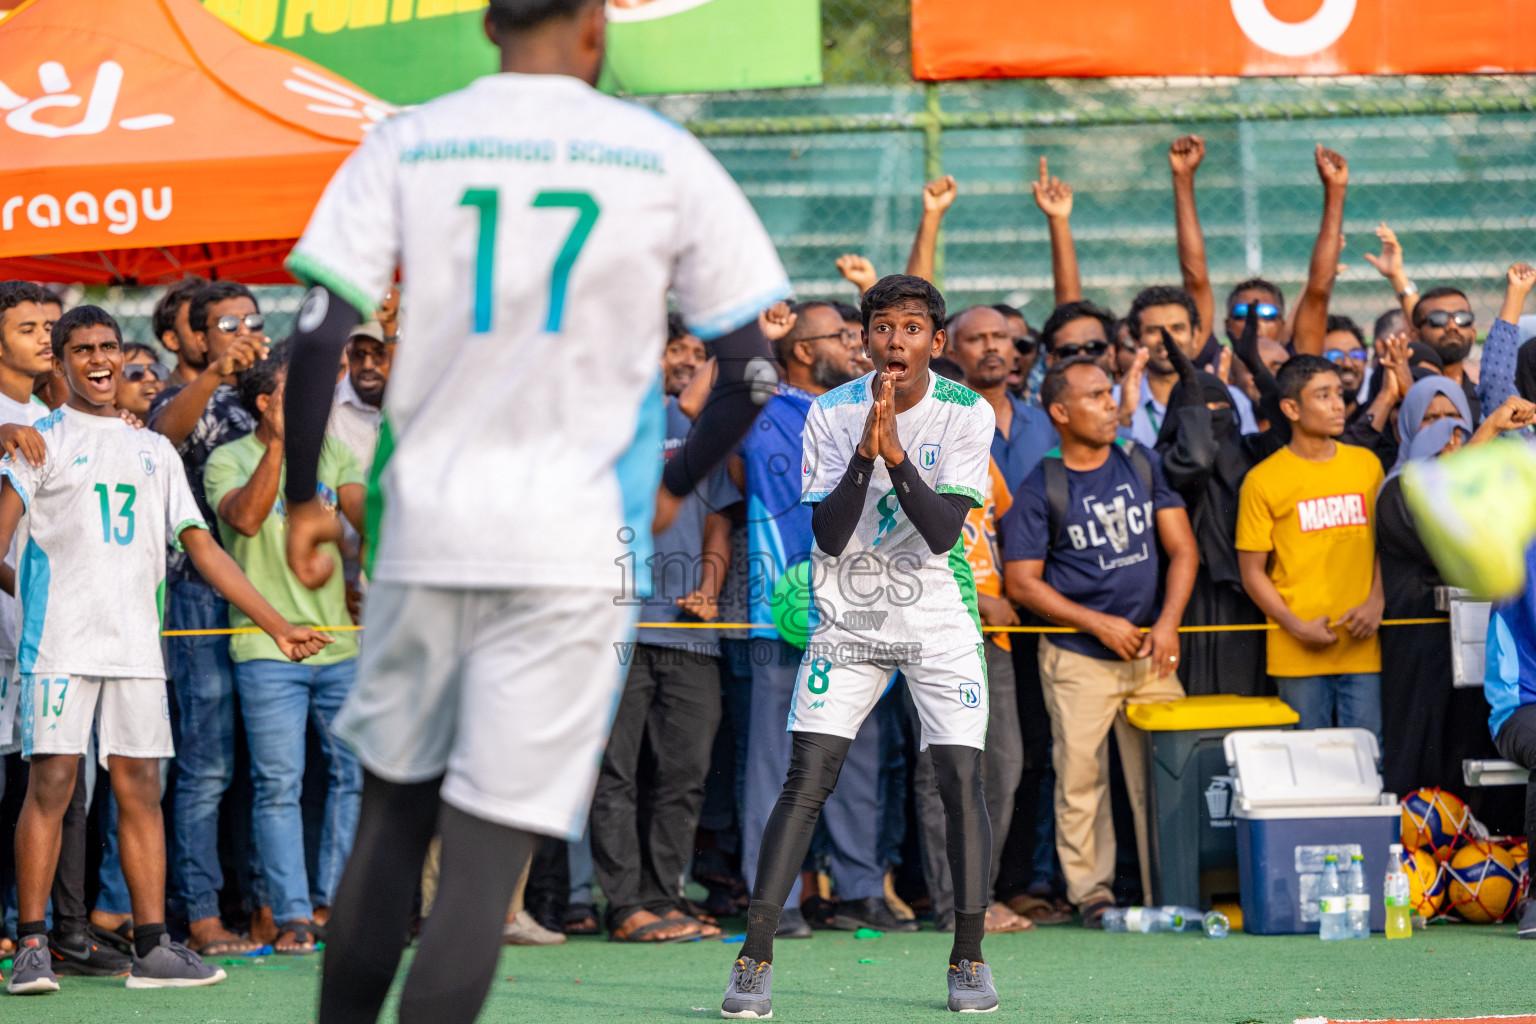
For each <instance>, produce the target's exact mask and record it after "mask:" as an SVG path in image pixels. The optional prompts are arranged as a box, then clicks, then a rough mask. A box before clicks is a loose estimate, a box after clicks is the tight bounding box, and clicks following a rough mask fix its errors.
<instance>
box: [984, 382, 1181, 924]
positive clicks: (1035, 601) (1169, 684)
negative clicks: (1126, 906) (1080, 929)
mask: <svg viewBox="0 0 1536 1024" xmlns="http://www.w3.org/2000/svg"><path fill="white" fill-rule="evenodd" d="M1040 404H1041V405H1042V406H1043V407H1044V408H1045V409H1046V411H1047V412H1048V413H1049V414H1050V417H1051V420H1052V422H1054V423H1055V425H1056V430H1057V431H1058V433H1060V435H1061V447H1060V448H1059V449H1057V450H1055V451H1053V452H1052V453H1051V454H1050V455H1048V456H1046V459H1045V461H1044V462H1042V463H1041V464H1040V465H1039V466H1038V467H1036V469H1035V470H1034V472H1033V473H1031V474H1030V476H1029V479H1028V480H1026V481H1025V483H1024V486H1023V487H1022V488H1020V489H1019V490H1018V491H1017V492H1016V493H1015V494H1014V503H1013V508H1011V509H1010V510H1009V511H1008V514H1007V515H1005V516H1004V517H1003V518H1002V520H1001V521H1000V522H999V523H998V533H999V535H1000V537H1001V539H1002V542H1003V560H1004V562H1005V572H1006V578H1007V587H1008V596H1009V597H1010V598H1011V599H1012V600H1014V601H1015V602H1017V603H1018V604H1021V605H1023V606H1024V607H1026V608H1028V609H1030V610H1031V611H1033V612H1035V613H1036V614H1037V615H1040V616H1041V617H1043V618H1045V619H1048V620H1050V621H1052V622H1055V623H1059V624H1060V625H1063V626H1072V627H1074V628H1076V629H1077V630H1079V631H1080V632H1078V633H1067V634H1051V635H1049V636H1046V637H1044V638H1043V639H1042V640H1041V641H1040V680H1041V684H1042V687H1043V689H1044V692H1045V703H1046V708H1047V710H1048V711H1049V712H1050V715H1051V737H1052V741H1053V750H1052V762H1053V764H1054V766H1055V769H1056V779H1057V781H1056V850H1057V853H1058V854H1059V855H1060V857H1061V869H1062V874H1063V875H1064V876H1065V877H1066V880H1067V898H1068V899H1070V900H1071V901H1072V902H1073V903H1074V904H1076V905H1077V906H1078V908H1079V909H1080V911H1081V912H1082V916H1083V924H1084V926H1086V927H1089V928H1097V927H1101V925H1102V920H1103V917H1104V911H1105V910H1107V909H1108V908H1109V907H1112V906H1114V897H1113V894H1112V893H1111V888H1110V887H1111V885H1112V884H1113V883H1114V880H1115V837H1114V826H1113V823H1112V821H1111V818H1110V809H1109V775H1108V772H1107V770H1106V767H1105V764H1104V763H1103V758H1105V757H1107V756H1108V754H1107V749H1108V748H1107V747H1106V745H1105V743H1104V740H1105V738H1106V737H1107V735H1108V733H1109V730H1110V728H1111V727H1113V728H1114V730H1115V736H1116V741H1117V742H1118V743H1119V745H1120V749H1121V751H1122V757H1121V762H1122V764H1123V765H1124V767H1125V782H1126V789H1127V790H1128V791H1129V793H1130V797H1131V807H1132V810H1133V811H1134V814H1135V819H1136V840H1137V844H1136V845H1137V847H1138V848H1139V851H1140V854H1141V864H1142V873H1141V874H1142V886H1143V888H1144V889H1145V890H1146V892H1145V897H1146V898H1150V896H1151V873H1150V861H1149V859H1148V852H1147V842H1146V774H1145V768H1144V766H1143V764H1142V761H1141V758H1140V756H1139V751H1140V746H1139V744H1140V742H1141V741H1140V738H1139V737H1138V736H1137V735H1136V733H1135V730H1134V729H1132V728H1131V727H1130V725H1129V724H1128V723H1127V721H1126V718H1125V706H1126V705H1128V704H1152V703H1158V702H1161V701H1170V700H1177V699H1179V698H1180V697H1182V696H1184V691H1183V690H1182V689H1181V688H1180V686H1179V680H1178V677H1177V675H1175V670H1176V669H1177V668H1178V661H1179V635H1178V626H1179V620H1180V619H1181V618H1182V617H1183V615H1184V605H1185V603H1186V602H1187V601H1188V600H1189V592H1190V589H1191V588H1192V587H1193V585H1194V581H1195V570H1196V567H1197V565H1198V563H1199V555H1198V553H1197V551H1196V548H1195V538H1194V534H1193V533H1192V532H1191V531H1190V528H1189V517H1188V516H1187V515H1186V514H1185V511H1184V503H1183V501H1181V500H1180V498H1179V496H1178V494H1176V493H1175V492H1174V491H1173V489H1172V488H1170V487H1169V486H1168V482H1167V480H1165V479H1164V477H1163V471H1162V464H1161V462H1160V461H1159V460H1158V457H1157V454H1156V453H1155V452H1153V451H1150V450H1148V449H1145V448H1140V447H1138V446H1137V445H1136V444H1135V442H1126V443H1124V445H1123V446H1122V444H1120V443H1117V440H1116V433H1117V430H1118V426H1119V409H1118V406H1117V404H1116V402H1115V398H1114V394H1113V384H1112V383H1111V381H1110V379H1109V377H1108V376H1107V375H1106V374H1105V373H1104V371H1103V370H1101V369H1100V368H1099V367H1098V366H1097V365H1095V363H1094V361H1093V360H1092V359H1091V358H1088V357H1086V356H1080V357H1076V358H1073V359H1067V360H1064V361H1062V362H1059V363H1057V364H1056V365H1054V366H1052V367H1051V369H1050V371H1049V372H1048V373H1047V374H1046V377H1045V382H1044V383H1043V384H1042V385H1041V389H1040ZM1053 495H1054V498H1055V500H1054V502H1053ZM1053 504H1055V505H1056V508H1055V509H1053V508H1052V505H1053ZM1159 545H1161V547H1162V550H1163V551H1164V552H1165V553H1166V555H1167V560H1168V562H1167V565H1168V568H1167V575H1166V579H1165V580H1163V581H1162V582H1163V586H1162V588H1161V589H1162V591H1163V593H1162V596H1161V598H1159V582H1160V580H1159V577H1160V568H1159V555H1158V547H1159ZM1143 629H1145V630H1147V632H1145V633H1144V632H1143Z"/></svg>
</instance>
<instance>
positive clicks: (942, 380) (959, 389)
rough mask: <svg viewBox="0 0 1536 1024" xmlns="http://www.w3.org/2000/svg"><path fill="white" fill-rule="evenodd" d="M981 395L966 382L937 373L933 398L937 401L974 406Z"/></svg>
mask: <svg viewBox="0 0 1536 1024" xmlns="http://www.w3.org/2000/svg"><path fill="white" fill-rule="evenodd" d="M980 398H981V396H980V395H978V394H977V393H976V392H974V391H972V390H971V389H970V388H968V387H966V386H965V385H964V384H960V383H958V382H956V381H952V380H950V379H949V378H948V377H939V376H937V375H935V377H934V381H933V400H934V401H936V402H950V403H952V404H954V405H963V406H967V407H969V406H972V405H975V404H976V403H977V401H978V400H980Z"/></svg>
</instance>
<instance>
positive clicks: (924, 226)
mask: <svg viewBox="0 0 1536 1024" xmlns="http://www.w3.org/2000/svg"><path fill="white" fill-rule="evenodd" d="M959 192H960V189H959V186H957V185H956V184H955V179H954V177H953V176H952V175H948V174H946V175H944V177H942V178H935V179H934V180H933V181H930V182H929V183H928V184H926V185H924V186H923V219H922V220H921V221H919V222H918V225H917V237H916V238H914V239H913V240H912V253H911V255H909V256H908V257H907V273H908V274H911V275H912V276H913V277H920V278H922V279H923V280H924V281H928V282H930V283H931V282H932V281H933V260H934V253H935V252H936V251H937V250H938V247H939V227H940V226H941V225H942V224H943V223H944V214H945V212H946V211H947V210H948V209H949V207H950V204H951V203H953V202H954V201H955V196H957V195H959ZM839 269H841V268H839ZM860 294H862V292H861V293H860Z"/></svg>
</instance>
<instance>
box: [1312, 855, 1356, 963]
mask: <svg viewBox="0 0 1536 1024" xmlns="http://www.w3.org/2000/svg"><path fill="white" fill-rule="evenodd" d="M1317 895H1318V899H1317V909H1318V913H1319V915H1320V919H1321V926H1320V927H1319V928H1318V934H1319V935H1320V936H1321V937H1322V939H1323V941H1324V942H1327V941H1329V940H1332V939H1347V938H1349V921H1348V917H1349V912H1348V910H1349V908H1348V903H1347V902H1346V897H1345V894H1344V882H1343V880H1341V879H1340V878H1339V858H1338V857H1336V856H1334V855H1333V854H1331V853H1330V854H1329V855H1328V856H1327V857H1325V858H1324V859H1323V884H1322V886H1321V888H1320V889H1319V890H1318V894H1317Z"/></svg>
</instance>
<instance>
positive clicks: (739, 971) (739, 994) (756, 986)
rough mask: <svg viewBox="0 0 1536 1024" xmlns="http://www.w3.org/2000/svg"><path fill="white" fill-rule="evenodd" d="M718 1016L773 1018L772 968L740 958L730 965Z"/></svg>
mask: <svg viewBox="0 0 1536 1024" xmlns="http://www.w3.org/2000/svg"><path fill="white" fill-rule="evenodd" d="M720 1016H722V1017H729V1018H737V1017H750V1018H752V1019H755V1020H767V1019H768V1018H769V1017H772V1016H773V965H772V964H763V963H758V962H757V961H756V960H753V959H751V958H750V957H742V958H741V959H740V960H737V961H736V963H735V964H733V965H732V966H731V983H730V984H729V985H727V986H725V1001H724V1002H722V1003H721V1004H720Z"/></svg>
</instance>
